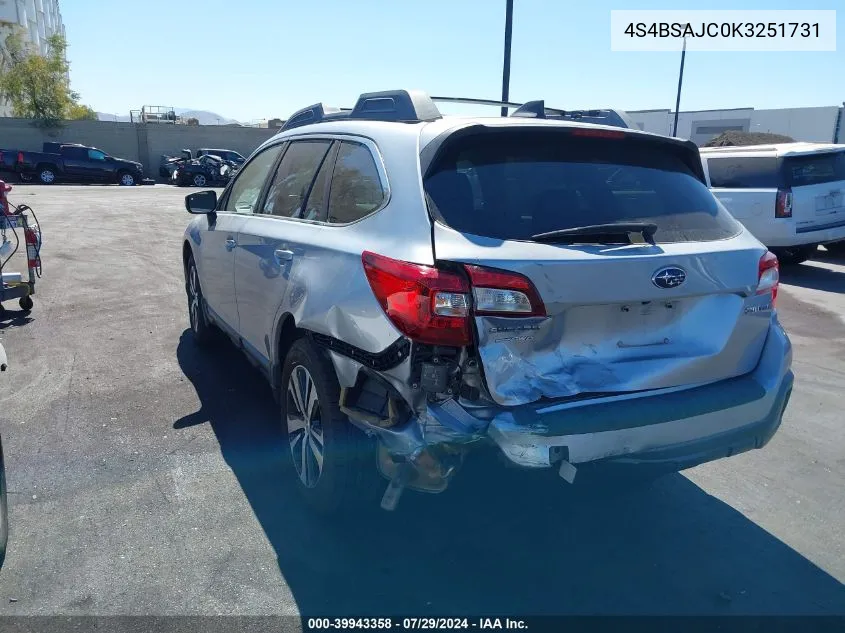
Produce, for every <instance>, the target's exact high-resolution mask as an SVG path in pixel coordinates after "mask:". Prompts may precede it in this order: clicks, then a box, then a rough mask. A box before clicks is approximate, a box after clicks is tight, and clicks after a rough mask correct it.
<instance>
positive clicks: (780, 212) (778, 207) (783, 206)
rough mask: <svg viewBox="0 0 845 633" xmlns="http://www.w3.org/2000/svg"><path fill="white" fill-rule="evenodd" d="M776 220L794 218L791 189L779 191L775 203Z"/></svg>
mask: <svg viewBox="0 0 845 633" xmlns="http://www.w3.org/2000/svg"><path fill="white" fill-rule="evenodd" d="M775 217H776V218H791V217H792V192H791V191H790V190H789V189H779V190H778V197H777V201H776V202H775Z"/></svg>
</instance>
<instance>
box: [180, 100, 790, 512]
mask: <svg viewBox="0 0 845 633" xmlns="http://www.w3.org/2000/svg"><path fill="white" fill-rule="evenodd" d="M537 104H540V105H539V107H538V106H537ZM529 105H530V107H529ZM186 206H187V208H188V210H189V211H190V212H191V213H194V214H197V217H196V218H194V219H193V221H192V222H191V223H190V224H189V226H188V227H187V230H186V231H185V236H184V246H183V261H184V269H185V276H186V289H187V294H188V306H189V316H190V325H191V329H192V331H193V335H194V337H195V339H196V341H197V343H198V344H204V343H206V342H207V341H208V340H209V339H210V337H211V336H212V334H213V332H212V330H213V329H219V330H222V331H223V332H225V333H226V334H228V335H229V336H230V337H231V338H232V339H233V340H234V341H235V343H236V344H237V345H238V346H239V347H241V348H242V349H243V350H244V352H245V353H246V355H247V356H248V358H249V359H250V360H251V361H252V362H253V363H254V364H255V365H256V366H258V367H259V368H260V369H261V370H262V371H263V373H264V374H265V375H266V377H267V378H268V380H269V381H270V384H271V385H272V387H273V389H274V391H275V393H276V396H277V398H278V401H279V404H280V409H281V424H282V425H283V427H284V429H285V430H286V432H287V437H288V440H289V445H290V452H289V458H290V463H291V466H292V468H293V469H294V471H295V473H296V475H297V476H298V482H299V488H300V489H301V491H302V493H303V494H304V495H305V498H306V499H307V501H308V502H309V503H310V504H311V505H312V506H313V507H314V508H315V509H317V510H319V511H322V512H332V511H335V510H339V509H341V508H349V507H355V506H354V504H356V503H361V499H362V498H364V497H365V496H366V493H368V492H369V491H372V490H373V483H372V482H371V481H370V480H369V479H368V477H369V475H370V474H372V475H374V474H375V472H376V470H377V471H378V472H380V473H381V474H382V475H383V477H384V478H385V479H386V480H387V481H386V482H383V485H384V486H385V488H384V493H383V496H382V502H381V505H382V507H383V508H385V509H392V508H394V507H395V506H396V503H397V502H398V500H399V497H400V495H401V493H402V491H403V490H404V489H405V488H411V489H416V490H423V491H428V492H440V491H442V490H444V489H445V488H446V487H447V485H448V483H449V481H450V480H451V479H452V477H454V476H455V474H456V473H457V472H458V471H459V469H460V466H461V464H462V462H463V458H464V456H465V455H466V454H467V452H468V451H470V450H473V449H474V447H476V446H483V445H486V446H488V447H493V448H494V449H498V451H500V453H501V454H502V456H504V458H506V460H509V461H510V462H513V463H514V464H517V465H519V466H524V467H528V468H546V469H554V470H556V471H557V473H559V475H560V476H561V477H562V478H563V479H564V480H566V481H568V482H570V483H572V482H573V481H574V480H575V478H576V473H577V472H578V471H579V470H582V469H585V470H586V471H588V472H589V471H590V470H591V469H595V468H597V467H598V468H599V470H601V468H600V467H601V466H602V465H608V464H616V465H617V466H619V465H622V466H624V469H623V470H627V472H631V469H633V471H637V472H642V473H646V472H647V473H664V472H673V471H678V470H681V469H684V468H688V467H691V466H694V465H697V464H701V463H704V462H707V461H711V460H715V459H719V458H722V457H727V456H731V455H735V454H737V453H740V452H743V451H747V450H749V449H754V448H760V447H762V446H763V445H764V444H766V443H767V442H768V441H769V439H770V438H771V437H772V435H773V434H774V433H775V431H776V430H777V428H778V426H779V425H780V423H781V418H782V416H783V413H784V410H785V408H786V405H787V402H788V400H789V396H790V393H791V390H792V383H793V374H792V371H791V362H792V352H791V345H790V342H789V339H788V338H787V335H786V333H785V332H784V330H783V329H782V327H781V326H780V324H779V322H778V318H777V312H776V310H775V301H776V299H777V293H778V262H777V259H776V258H775V257H774V256H773V255H772V254H771V253H769V252H768V251H767V250H766V248H765V247H764V246H763V245H761V244H760V243H759V242H758V241H757V240H756V239H754V237H753V236H752V235H751V234H750V233H748V232H747V231H746V230H744V228H743V227H742V225H741V224H739V223H738V222H737V221H736V220H734V219H733V218H732V217H731V216H730V214H729V213H728V212H727V211H726V210H725V209H724V207H722V205H721V204H720V203H719V202H718V201H717V200H716V199H715V198H714V197H713V195H712V194H711V193H710V192H709V191H708V189H707V187H706V185H705V181H704V174H703V172H702V166H701V160H700V157H699V154H698V150H697V148H696V147H695V145H693V144H692V143H690V142H687V141H681V140H678V139H673V138H667V137H662V136H657V135H653V134H647V133H644V132H640V131H637V130H631V129H626V128H622V127H611V126H605V125H594V124H590V123H585V122H583V121H578V120H577V117H568V116H566V114H565V113H563V112H562V111H553V110H549V109H546V108H545V107H544V106H543V105H542V102H532V104H526V106H525V107H523V108H520V109H519V110H517V111H516V112H514V114H513V115H511V116H509V117H502V118H500V117H489V118H484V117H475V118H453V117H443V116H441V114H440V112H439V111H438V108H437V106H436V105H435V103H434V101H433V100H432V99H431V98H429V97H428V96H427V95H425V94H424V93H419V92H413V91H410V92H409V91H392V92H382V93H369V94H364V95H361V97H360V98H359V100H358V102H357V103H356V104H355V107H354V108H352V109H351V110H345V111H341V110H332V109H328V108H324V107H323V106H322V105H321V104H318V105H315V106H311V107H309V108H305V109H303V110H301V111H299V112H297V113H296V114H295V115H293V116H292V117H291V118H290V119H289V120H288V122H287V123H286V125H285V127H284V128H283V130H282V131H281V132H280V133H279V134H278V135H276V136H274V137H273V138H272V139H270V140H269V141H267V142H266V143H264V144H263V145H262V146H261V147H259V148H258V149H257V150H256V151H255V152H254V153H253V154H252V156H251V157H250V158H249V160H248V161H247V162H246V164H245V165H244V167H243V168H242V169H241V171H240V172H239V174H238V175H237V177H236V178H235V179H234V180H233V181H232V182H230V183H229V185H228V186H227V188H226V189H225V190H224V191H223V193H222V195H221V196H220V197H219V198H218V197H217V194H216V193H215V192H214V191H205V192H199V193H195V194H192V195H190V196H188V197H187V199H186ZM370 479H372V480H375V481H376V482H377V481H378V477H371V478H370ZM380 491H381V488H380V487H379V488H378V489H377V494H378V493H379V492H380Z"/></svg>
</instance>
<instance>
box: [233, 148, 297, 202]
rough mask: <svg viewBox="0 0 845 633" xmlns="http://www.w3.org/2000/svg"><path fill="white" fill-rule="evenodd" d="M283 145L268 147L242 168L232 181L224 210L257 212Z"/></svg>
mask: <svg viewBox="0 0 845 633" xmlns="http://www.w3.org/2000/svg"><path fill="white" fill-rule="evenodd" d="M282 147H283V144H279V145H273V146H272V147H268V148H267V149H265V150H264V151H263V152H261V153H260V154H258V155H257V156H255V158H253V159H252V160H251V161H250V163H249V164H248V165H246V166H245V167H244V168H243V169H241V171H240V173H238V177H237V179H236V180H235V182H234V183H232V189H231V190H230V191H229V196H228V198H227V199H226V204H225V207H224V208H223V211H227V212H229V213H254V212H255V206H256V205H257V204H258V197H259V196H260V195H261V189H262V188H263V187H264V183H265V182H266V181H267V176H268V174H269V173H270V169H272V167H273V165H274V164H275V163H276V159H277V158H278V157H279V152H281V150H282Z"/></svg>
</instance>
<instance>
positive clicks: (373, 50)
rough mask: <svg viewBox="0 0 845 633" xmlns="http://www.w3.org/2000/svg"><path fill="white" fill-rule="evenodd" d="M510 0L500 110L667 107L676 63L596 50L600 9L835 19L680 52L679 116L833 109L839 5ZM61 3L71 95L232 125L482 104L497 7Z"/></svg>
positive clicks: (603, 20)
mask: <svg viewBox="0 0 845 633" xmlns="http://www.w3.org/2000/svg"><path fill="white" fill-rule="evenodd" d="M514 5H515V9H514V28H513V57H512V66H511V99H512V100H515V101H524V100H530V99H537V98H545V99H546V102H547V103H548V104H550V105H553V106H556V107H561V108H585V107H617V108H623V109H628V110H637V109H650V108H673V107H674V100H675V90H676V87H677V76H678V65H679V58H680V53H677V54H676V53H630V52H629V53H625V52H611V50H610V27H609V24H610V11H611V9H670V8H671V9H680V8H689V9H704V8H709V9H729V8H733V9H737V8H740V9H793V8H804V9H837V8H838V9H839V12H838V14H837V32H838V44H837V49H838V50H837V52H827V53H794V52H779V53H715V52H698V53H695V54H689V55H687V63H686V69H685V74H684V92H683V96H682V101H681V109H682V110H701V109H706V108H732V107H749V106H750V107H756V108H777V107H798V106H821V105H838V104H841V103H842V101H843V100H845V41H843V38H845V36H843V35H842V34H843V33H845V4H843V3H842V0H819V1H817V2H812V3H809V4H808V5H806V6H805V5H804V4H803V3H801V4H798V3H795V2H794V1H793V2H789V1H786V0H764V1H759V2H729V1H723V0H708V2H707V3H705V2H704V0H699V1H698V2H687V1H684V0H677V1H675V2H649V1H647V0H637V1H636V2H634V1H624V0H615V1H612V2H608V1H607V0H577V1H576V0H515V2H514ZM61 6H62V14H63V18H64V21H65V26H66V29H67V37H68V44H69V48H68V57H69V60H70V62H71V83H72V86H73V88H74V89H75V90H77V91H78V92H79V93H80V94H81V97H82V101H83V102H84V103H86V104H88V105H91V106H92V107H93V108H94V109H96V110H99V111H102V112H109V113H118V114H128V111H129V110H130V109H136V108H140V107H141V106H142V105H145V104H146V105H165V106H174V107H184V108H196V109H203V110H211V111H214V112H217V113H219V114H221V115H224V116H227V117H233V118H237V119H239V120H242V121H247V120H251V119H258V118H269V117H277V116H278V117H281V118H285V117H287V116H288V115H289V114H290V113H291V112H293V111H294V110H296V109H298V108H299V107H302V106H305V105H308V104H310V103H314V102H317V101H323V102H325V103H327V104H330V105H340V106H351V105H352V104H353V102H354V100H355V98H356V97H357V95H358V94H359V93H361V92H367V91H372V90H386V89H393V88H418V89H422V90H425V91H427V92H429V93H431V94H437V95H449V96H473V97H483V98H493V99H496V98H499V96H500V93H501V72H502V46H503V31H504V13H505V9H504V8H505V0H426V1H425V2H412V1H411V0H381V1H379V0H322V1H319V2H305V1H304V0H300V1H298V2H294V1H292V0H240V1H233V0H228V1H225V0H202V1H197V0H190V1H182V2H178V1H176V2H174V1H173V0H144V1H143V2H141V3H132V4H131V5H130V4H129V3H124V2H119V3H104V2H102V0H70V1H68V2H63V3H62V5H61ZM118 6H119V7H120V8H119V9H118ZM207 44H208V45H211V46H206V45H207ZM215 45H217V46H219V47H220V48H217V49H215V48H213V46H215Z"/></svg>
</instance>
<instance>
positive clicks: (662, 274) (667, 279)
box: [651, 266, 687, 290]
mask: <svg viewBox="0 0 845 633" xmlns="http://www.w3.org/2000/svg"><path fill="white" fill-rule="evenodd" d="M686 280H687V273H686V272H685V271H684V269H683V268H678V267H677V266H668V267H666V268H661V269H660V270H658V271H657V272H656V273H654V274H653V275H652V276H651V283H653V284H654V285H655V286H657V287H658V288H663V289H664V290H668V289H669V288H677V287H678V286H680V285H681V284H682V283H684V282H685V281H686Z"/></svg>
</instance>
